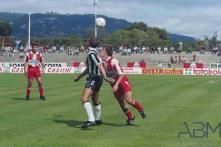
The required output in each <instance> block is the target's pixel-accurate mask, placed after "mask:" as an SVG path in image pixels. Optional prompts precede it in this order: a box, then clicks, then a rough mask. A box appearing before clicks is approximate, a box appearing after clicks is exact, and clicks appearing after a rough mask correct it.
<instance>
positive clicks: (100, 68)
mask: <svg viewBox="0 0 221 147" xmlns="http://www.w3.org/2000/svg"><path fill="white" fill-rule="evenodd" d="M97 67H98V69H99V71H100V73H101V76H102V78H103V79H104V80H105V81H106V82H108V83H110V78H107V76H106V72H105V69H104V67H103V64H98V65H97Z"/></svg>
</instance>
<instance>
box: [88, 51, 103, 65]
mask: <svg viewBox="0 0 221 147" xmlns="http://www.w3.org/2000/svg"><path fill="white" fill-rule="evenodd" d="M90 56H91V58H92V60H93V61H94V63H95V64H96V65H98V64H101V63H102V60H101V59H100V58H99V57H98V56H97V55H96V54H94V53H91V54H90Z"/></svg>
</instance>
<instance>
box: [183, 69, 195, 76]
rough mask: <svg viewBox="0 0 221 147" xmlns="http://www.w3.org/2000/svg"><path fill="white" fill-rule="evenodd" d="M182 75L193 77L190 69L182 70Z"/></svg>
mask: <svg viewBox="0 0 221 147" xmlns="http://www.w3.org/2000/svg"><path fill="white" fill-rule="evenodd" d="M184 75H193V70H192V69H190V68H185V69H184Z"/></svg>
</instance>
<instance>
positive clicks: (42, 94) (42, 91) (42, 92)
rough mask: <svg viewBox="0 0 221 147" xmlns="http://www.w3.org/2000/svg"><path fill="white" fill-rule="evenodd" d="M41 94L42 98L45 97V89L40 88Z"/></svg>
mask: <svg viewBox="0 0 221 147" xmlns="http://www.w3.org/2000/svg"><path fill="white" fill-rule="evenodd" d="M39 93H40V96H44V89H43V88H42V87H39Z"/></svg>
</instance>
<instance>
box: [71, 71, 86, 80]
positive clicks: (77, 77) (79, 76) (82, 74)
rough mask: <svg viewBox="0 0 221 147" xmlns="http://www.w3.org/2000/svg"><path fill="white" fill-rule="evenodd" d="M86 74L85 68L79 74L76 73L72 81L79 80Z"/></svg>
mask: <svg viewBox="0 0 221 147" xmlns="http://www.w3.org/2000/svg"><path fill="white" fill-rule="evenodd" d="M87 74H88V70H87V69H85V70H84V71H83V72H82V73H80V74H79V75H77V76H76V77H75V78H74V81H75V82H77V81H79V80H80V79H81V78H82V77H84V76H85V75H87Z"/></svg>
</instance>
